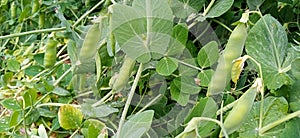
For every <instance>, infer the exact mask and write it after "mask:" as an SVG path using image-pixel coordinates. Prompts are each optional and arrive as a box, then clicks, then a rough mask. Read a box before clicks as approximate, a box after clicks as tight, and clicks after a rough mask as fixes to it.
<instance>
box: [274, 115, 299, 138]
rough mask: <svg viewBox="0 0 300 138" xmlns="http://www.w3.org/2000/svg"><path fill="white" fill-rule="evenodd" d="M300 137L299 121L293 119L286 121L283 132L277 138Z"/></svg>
mask: <svg viewBox="0 0 300 138" xmlns="http://www.w3.org/2000/svg"><path fill="white" fill-rule="evenodd" d="M299 137H300V119H299V118H294V119H292V120H290V121H288V122H287V123H286V125H285V129H284V131H283V132H282V133H281V135H280V136H279V138H299Z"/></svg>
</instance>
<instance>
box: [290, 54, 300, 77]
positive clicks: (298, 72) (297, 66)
mask: <svg viewBox="0 0 300 138" xmlns="http://www.w3.org/2000/svg"><path fill="white" fill-rule="evenodd" d="M291 71H292V74H293V76H294V77H295V78H297V79H300V58H297V59H295V60H294V61H293V62H292V70H291Z"/></svg>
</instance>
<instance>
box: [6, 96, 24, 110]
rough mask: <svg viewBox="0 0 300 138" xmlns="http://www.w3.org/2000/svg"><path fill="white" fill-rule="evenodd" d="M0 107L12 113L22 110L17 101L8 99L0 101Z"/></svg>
mask: <svg viewBox="0 0 300 138" xmlns="http://www.w3.org/2000/svg"><path fill="white" fill-rule="evenodd" d="M1 105H2V106H3V107H4V108H7V109H9V110H13V111H16V110H20V109H22V108H21V106H20V105H19V103H18V102H17V100H16V99H14V98H8V99H4V100H2V101H1Z"/></svg>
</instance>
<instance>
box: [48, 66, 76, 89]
mask: <svg viewBox="0 0 300 138" xmlns="http://www.w3.org/2000/svg"><path fill="white" fill-rule="evenodd" d="M72 70H73V67H71V68H69V69H68V70H67V71H66V72H65V73H64V74H62V75H61V76H60V77H59V78H58V79H57V80H56V81H55V83H54V84H53V85H54V86H57V85H58V84H59V83H60V81H61V80H62V79H63V78H64V77H66V76H67V75H68V74H69V73H70V72H71V71H72Z"/></svg>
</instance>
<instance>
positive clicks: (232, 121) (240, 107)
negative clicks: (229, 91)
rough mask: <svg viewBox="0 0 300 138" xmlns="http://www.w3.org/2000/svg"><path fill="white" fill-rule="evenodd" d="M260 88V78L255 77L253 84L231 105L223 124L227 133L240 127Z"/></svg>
mask: <svg viewBox="0 0 300 138" xmlns="http://www.w3.org/2000/svg"><path fill="white" fill-rule="evenodd" d="M261 88H262V80H261V78H257V79H256V81H255V82H254V84H253V85H252V86H251V87H250V88H249V89H248V90H247V91H246V92H245V93H244V94H243V95H242V96H241V97H240V98H239V99H238V101H237V103H236V104H235V105H234V106H233V108H232V110H231V111H230V112H229V114H228V116H227V117H226V119H225V121H224V124H223V125H224V128H225V130H226V132H227V134H228V135H229V134H231V133H233V132H234V131H236V130H238V129H239V128H240V126H241V125H242V123H243V121H244V120H245V119H246V118H247V116H248V114H249V113H250V110H251V108H252V105H253V103H254V100H255V97H256V93H257V92H259V91H260V89H261ZM222 135H223V134H222V132H221V133H220V136H222Z"/></svg>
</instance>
